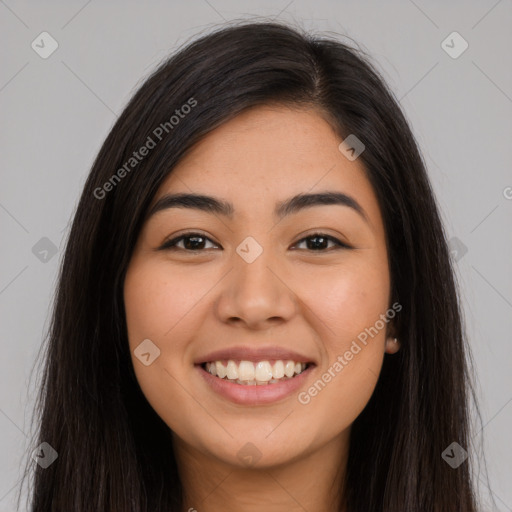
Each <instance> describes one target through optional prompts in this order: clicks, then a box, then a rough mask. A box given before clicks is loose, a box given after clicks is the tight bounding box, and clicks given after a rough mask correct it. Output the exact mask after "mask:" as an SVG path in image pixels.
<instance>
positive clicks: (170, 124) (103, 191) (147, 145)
mask: <svg viewBox="0 0 512 512" xmlns="http://www.w3.org/2000/svg"><path fill="white" fill-rule="evenodd" d="M196 105H197V100H195V99H194V98H193V97H192V96H191V97H190V98H189V99H188V100H187V102H186V103H184V104H183V105H182V106H181V107H180V108H177V109H176V110H175V111H174V114H173V115H172V116H171V117H170V118H169V120H168V121H165V122H163V123H160V124H159V125H158V126H157V127H156V128H155V129H154V130H153V131H152V132H151V135H149V136H148V138H147V139H146V142H144V144H143V145H142V146H141V147H140V148H139V149H138V150H137V151H134V152H133V153H132V156H131V157H130V158H129V159H128V160H127V161H126V162H125V163H124V164H123V166H122V167H120V168H119V169H118V170H117V171H116V172H115V173H114V174H112V176H111V177H110V178H109V179H108V180H107V181H106V182H105V183H104V184H103V185H102V186H101V187H96V188H95V189H94V197H95V198H96V199H100V200H101V199H104V198H105V197H106V195H107V193H108V192H110V191H112V190H114V187H115V186H116V185H117V184H118V183H120V181H121V180H122V179H123V178H124V177H125V176H126V175H127V174H129V173H130V172H131V171H132V170H133V169H135V167H137V165H139V163H140V162H142V160H144V158H145V157H146V156H148V155H149V153H150V152H151V150H152V149H154V148H155V147H156V146H157V144H158V143H159V142H161V141H162V140H163V139H164V137H165V136H166V135H167V134H168V133H170V132H171V131H172V130H173V129H174V127H175V126H177V125H178V124H179V123H180V121H181V120H182V119H184V118H185V117H186V115H187V114H189V113H190V112H191V111H192V109H193V108H194V107H195V106H196Z"/></svg>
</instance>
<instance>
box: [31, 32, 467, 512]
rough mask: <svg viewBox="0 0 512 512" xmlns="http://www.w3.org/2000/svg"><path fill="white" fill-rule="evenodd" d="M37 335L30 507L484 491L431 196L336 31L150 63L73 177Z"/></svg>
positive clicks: (456, 501) (206, 48)
mask: <svg viewBox="0 0 512 512" xmlns="http://www.w3.org/2000/svg"><path fill="white" fill-rule="evenodd" d="M47 350H48V354H47V358H46V367H45V372H44V380H43V382H42V385H41V399H40V411H39V412H40V418H38V419H39V421H40V432H39V436H38V442H37V443H36V444H41V443H48V445H49V446H50V447H51V448H52V449H53V450H55V452H56V454H58V456H57V458H56V459H55V460H54V461H53V462H52V463H51V465H49V466H48V467H46V468H43V467H42V466H41V464H39V465H38V466H36V471H35V480H34V491H33V494H32V498H33V503H32V509H31V510H32V511H34V512H40V511H41V512H43V511H45V512H47V511H50V510H51V511H54V510H55V511H56V510H59V511H61V510H73V511H74V512H82V511H86V510H87V511H90V510H98V511H100V510H104V511H107V510H108V511H123V512H127V511H132V510H133V511H139V512H141V511H150V510H151V511H163V510H166V511H167V510H168V511H171V510H173V511H180V512H181V511H186V510H197V511H199V512H203V511H217V510H244V511H256V510H266V511H274V510H287V511H292V510H308V511H310V512H313V511H333V510H338V511H346V512H356V511H365V512H366V511H370V510H371V511H386V512H391V511H393V512H395V511H407V512H419V511H429V512H430V511H455V510H457V511H459V510H464V511H465V512H471V511H476V510H477V505H476V499H475V496H474V494H475V492H474V490H473V487H472V482H471V472H470V467H469V460H470V459H467V458H466V457H467V452H470V448H471V447H470V446H469V442H470V437H469V433H468V430H469V418H468V416H469V413H468V405H469V404H468V400H469V396H470V395H469V391H470V390H471V389H472V388H471V385H470V379H469V374H468V369H467V365H466V364H467V363H466V359H465V358H466V355H469V353H467V354H466V352H467V351H468V348H467V347H466V344H465V336H464V333H463V326H462V320H461V314H460V311H459V306H458V302H457V292H456V287H455V283H454V276H453V270H452V268H451V263H450V259H449V251H448V249H447V244H446V239H445V235H444V232H443V227H442V224H441V221H440V216H439V212H438V208H437V206H436V202H435V199H434V197H433V193H432V189H431V186H430V184H429V181H428V178H427V175H426V171H425V167H424V164H423V162H422V159H421V157H420V154H419V151H418V148H417V145H416V143H415V140H414V138H413V135H412V133H411V130H410V128H409V127H408V125H407V122H406V120H405V119H404V116H403V114H402V112H401V111H400V108H399V106H398V104H397V102H396V100H395V99H394V98H393V96H392V94H391V93H390V92H389V90H388V89H387V87H386V85H385V83H384V81H383V80H382V78H380V76H379V75H378V73H377V72H376V71H375V70H374V69H373V67H372V66H371V65H370V64H369V62H368V61H367V59H365V57H364V56H363V55H362V54H361V52H360V51H357V50H355V49H352V48H349V47H348V46H346V45H344V44H342V43H340V42H338V41H336V40H333V39H327V38H315V37H313V36H310V35H308V34H305V33H302V32H301V31H300V30H297V29H293V28H291V27H289V26H286V25H283V24H278V23H257V24H256V23H245V24H241V25H235V26H229V27H224V28H222V29H220V30H218V31H216V32H215V33H213V34H210V35H208V36H205V37H202V38H201V39H199V40H197V41H195V42H193V43H191V44H189V45H188V46H186V47H185V48H183V49H181V50H180V51H179V52H178V53H176V54H175V55H174V56H172V57H171V58H170V59H169V60H168V61H166V62H165V63H163V64H162V65H161V66H160V67H159V69H157V70H156V72H155V73H154V74H153V75H152V76H151V77H149V79H147V80H146V82H145V83H144V84H143V85H142V87H141V88H140V89H139V90H138V92H137V93H136V94H135V95H134V97H133V99H132V100H131V101H130V103H129V104H128V106H127V107H126V108H125V110H124V112H123V113H122V115H121V116H120V117H119V119H118V121H117V122H116V124H115V126H114V127H113V129H112V130H111V132H110V134H109V135H108V137H107V139H106V141H105V143H104V145H103V147H102V148H101V151H100V152H99V155H98V157H97V159H96V161H95V163H94V165H93V168H92V170H91V173H90V175H89V177H88V180H87V183H86V184H85V187H84V191H83V194H82V197H81V200H80V203H79V205H78V208H77V211H76V215H75V218H74V222H73V226H72V229H71V232H70V238H69V241H68V244H67V248H66V253H65V257H64V261H63V265H62V271H61V275H60V281H59V285H58V295H57V298H56V303H55V309H54V314H53V322H52V325H51V332H50V336H49V343H48V347H47ZM45 446H46V445H45ZM45 449H48V447H47V446H46V448H45ZM43 451H44V450H43Z"/></svg>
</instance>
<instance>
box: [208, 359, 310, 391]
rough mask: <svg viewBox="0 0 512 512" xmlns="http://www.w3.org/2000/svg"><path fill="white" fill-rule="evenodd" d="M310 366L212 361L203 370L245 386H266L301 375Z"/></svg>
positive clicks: (270, 362) (285, 361)
mask: <svg viewBox="0 0 512 512" xmlns="http://www.w3.org/2000/svg"><path fill="white" fill-rule="evenodd" d="M309 366H310V363H301V362H296V361H293V360H281V359H277V360H273V361H257V362H253V361H244V360H242V361H234V360H232V359H230V360H228V361H225V360H224V361H210V362H207V363H204V364H203V369H204V370H206V371H207V372H209V373H210V374H211V375H214V376H216V377H218V378H219V379H223V380H226V381H229V382H233V383H236V384H241V385H244V386H265V385H270V384H277V383H279V382H283V381H285V380H288V379H293V378H294V377H295V376H296V375H300V374H301V373H302V372H303V371H304V370H306V369H307V368H308V367H309Z"/></svg>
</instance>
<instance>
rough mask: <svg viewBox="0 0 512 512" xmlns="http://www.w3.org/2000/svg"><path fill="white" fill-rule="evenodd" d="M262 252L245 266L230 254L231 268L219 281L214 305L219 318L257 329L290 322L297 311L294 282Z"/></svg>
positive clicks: (275, 262)
mask: <svg viewBox="0 0 512 512" xmlns="http://www.w3.org/2000/svg"><path fill="white" fill-rule="evenodd" d="M269 253H270V251H269V250H268V251H267V250H264V251H263V252H262V253H261V254H260V255H259V256H258V257H257V258H256V259H255V260H254V261H252V262H251V263H248V262H247V261H245V260H244V259H243V258H241V257H240V256H239V255H238V254H236V253H235V254H234V255H233V268H232V270H231V271H230V272H229V273H228V274H227V276H226V277H225V278H224V279H223V280H222V282H221V283H220V284H221V287H220V296H219V298H218V300H217V304H216V312H217V315H218V317H219V319H220V320H221V321H222V322H225V323H231V324H237V323H238V324H241V325H245V326H246V327H247V328H250V329H253V330H258V329H266V328H269V327H271V326H274V325H277V324H280V323H283V322H287V321H290V319H291V318H292V317H293V316H294V315H295V314H296V312H297V305H298V301H297V297H296V294H295V293H294V291H293V279H292V277H291V276H290V274H288V273H286V272H285V270H284V266H283V265H279V262H278V261H276V259H275V258H273V259H271V258H270V257H269Z"/></svg>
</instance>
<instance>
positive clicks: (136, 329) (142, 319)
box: [124, 262, 207, 342]
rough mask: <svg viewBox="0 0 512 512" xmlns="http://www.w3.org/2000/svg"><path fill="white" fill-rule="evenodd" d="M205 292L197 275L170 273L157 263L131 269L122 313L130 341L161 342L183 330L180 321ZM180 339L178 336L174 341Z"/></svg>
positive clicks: (167, 268) (125, 289) (202, 280)
mask: <svg viewBox="0 0 512 512" xmlns="http://www.w3.org/2000/svg"><path fill="white" fill-rule="evenodd" d="M206 291H207V287H206V286H205V282H204V279H201V277H200V276H199V275H197V273H194V272H187V275H186V278H185V276H184V275H181V274H180V272H179V271H177V270H176V269H173V270H172V272H169V267H168V265H167V266H166V265H163V264H159V263H158V262H148V263H142V262H140V263H137V262H135V264H134V265H133V267H130V268H129V270H128V272H127V275H126V279H125V285H124V298H125V312H126V321H127V326H128V335H129V337H130V342H132V341H133V342H136V340H138V339H140V340H142V339H144V338H150V339H152V337H153V338H154V339H155V340H160V341H161V342H163V341H164V339H167V338H168V337H173V338H175V333H176V332H177V331H178V330H179V329H182V328H183V325H184V323H183V322H182V320H183V319H184V318H185V317H186V316H188V315H191V316H193V315H194V308H195V306H197V305H198V304H199V303H200V300H201V297H202V296H204V294H205V293H206ZM180 338H181V339H182V337H178V338H177V339H180Z"/></svg>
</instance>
